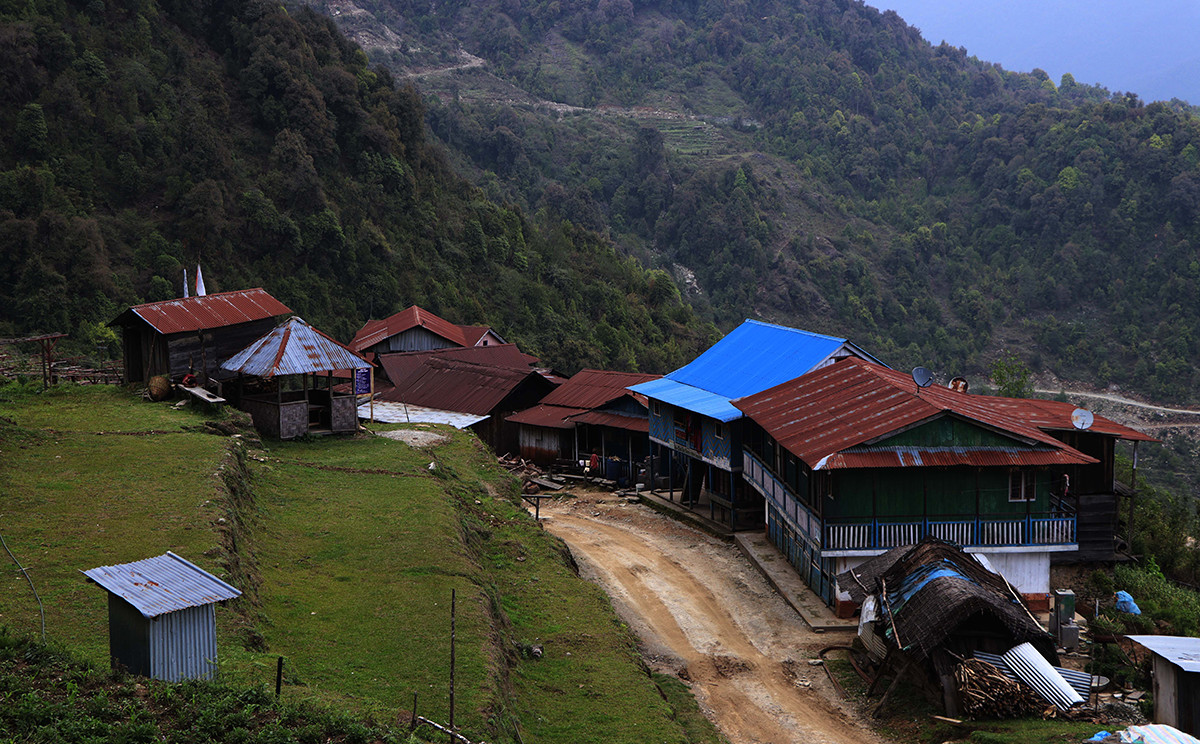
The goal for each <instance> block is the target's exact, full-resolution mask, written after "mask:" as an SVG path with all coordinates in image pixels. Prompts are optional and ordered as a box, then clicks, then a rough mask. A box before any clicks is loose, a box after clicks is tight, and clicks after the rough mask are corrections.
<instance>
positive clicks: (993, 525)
mask: <svg viewBox="0 0 1200 744" xmlns="http://www.w3.org/2000/svg"><path fill="white" fill-rule="evenodd" d="M926 535H931V536H933V537H937V538H940V539H942V540H946V541H947V542H952V543H955V544H958V545H962V546H963V547H1029V546H1055V545H1073V544H1075V540H1076V537H1075V517H1074V515H1071V516H1062V515H1056V514H1042V513H1038V514H1021V515H1012V516H1007V515H980V516H978V517H963V516H953V517H951V516H945V517H937V516H928V517H919V516H914V517H889V518H886V519H870V518H865V519H844V520H837V521H830V522H827V523H826V524H825V530H824V534H823V535H822V538H823V539H822V544H821V547H822V549H824V550H881V549H888V548H894V547H897V546H899V545H912V544H913V543H915V542H917V541H919V540H920V539H921V538H923V537H925V536H926Z"/></svg>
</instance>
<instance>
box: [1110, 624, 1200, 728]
mask: <svg viewBox="0 0 1200 744" xmlns="http://www.w3.org/2000/svg"><path fill="white" fill-rule="evenodd" d="M1126 637H1127V638H1129V640H1131V641H1133V642H1134V643H1138V644H1140V645H1142V646H1144V647H1145V648H1146V649H1148V650H1149V651H1150V653H1152V654H1154V666H1153V674H1154V691H1153V692H1154V722H1155V723H1165V724H1167V725H1168V726H1174V727H1175V728H1177V729H1179V730H1180V731H1183V732H1185V733H1188V734H1191V735H1192V736H1195V737H1200V638H1186V637H1183V636H1159V635H1131V636H1126Z"/></svg>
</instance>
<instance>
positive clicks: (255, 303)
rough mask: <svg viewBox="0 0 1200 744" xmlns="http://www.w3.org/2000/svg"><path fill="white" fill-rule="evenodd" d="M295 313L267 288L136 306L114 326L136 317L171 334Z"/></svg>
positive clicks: (161, 331)
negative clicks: (131, 316) (268, 291)
mask: <svg viewBox="0 0 1200 744" xmlns="http://www.w3.org/2000/svg"><path fill="white" fill-rule="evenodd" d="M291 312H292V311H291V310H290V309H289V308H288V306H287V305H285V304H283V303H282V302H280V301H279V300H277V299H275V298H274V297H272V296H271V295H270V294H268V293H267V291H266V290H265V289H263V288H261V287H256V288H254V289H242V290H238V291H236V292H217V293H214V294H208V295H203V296H201V297H182V298H180V299H177V300H163V301H162V302H148V303H146V304H144V305H134V306H133V307H131V308H129V310H127V311H125V312H124V313H121V315H119V316H117V318H116V319H115V320H114V321H113V322H112V323H111V324H110V325H125V324H126V322H127V319H128V318H129V317H130V315H131V314H132V315H135V316H137V317H139V318H141V319H142V320H144V321H146V322H147V323H149V324H150V326H151V327H153V328H154V330H156V331H158V332H159V333H162V334H164V335H170V334H173V333H187V332H195V331H200V330H204V329H206V328H222V327H224V326H231V325H237V324H238V323H249V322H251V321H254V320H262V319H264V318H274V317H276V316H279V315H289V314H290V313H291Z"/></svg>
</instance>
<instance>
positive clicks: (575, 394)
mask: <svg viewBox="0 0 1200 744" xmlns="http://www.w3.org/2000/svg"><path fill="white" fill-rule="evenodd" d="M658 377H659V376H658V375H647V374H639V373H636V372H607V371H604V370H599V369H583V370H580V371H579V372H577V373H576V374H575V375H573V376H572V377H571V378H570V379H568V380H567V381H566V382H564V383H563V384H562V385H559V386H558V388H556V389H555V390H554V391H553V392H552V393H550V394H549V395H547V396H546V397H545V398H543V399H542V401H541V402H540V403H539V404H538V405H536V406H534V407H532V408H528V409H526V410H524V411H521V412H519V413H515V414H513V415H511V416H509V417H508V421H510V422H512V423H516V424H519V425H520V433H519V437H520V447H521V457H524V458H525V459H526V460H531V461H533V462H535V463H537V464H539V465H553V464H555V463H556V462H564V461H565V462H568V463H575V462H578V461H579V460H587V459H589V458H590V456H591V454H592V453H595V454H596V455H597V456H599V457H600V458H601V459H602V460H603V462H604V463H605V466H604V469H603V473H604V475H605V477H609V478H612V479H613V480H620V479H628V480H632V479H633V478H635V477H636V476H637V463H638V462H640V461H643V460H644V459H645V458H646V457H647V455H648V454H649V451H648V442H647V440H646V434H647V432H648V431H649V420H648V415H647V406H646V399H645V397H643V396H641V395H638V394H636V393H632V392H630V391H629V390H627V389H626V388H627V387H629V386H630V385H637V384H639V383H642V382H647V381H650V380H656V379H658Z"/></svg>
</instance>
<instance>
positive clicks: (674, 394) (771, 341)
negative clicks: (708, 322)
mask: <svg viewBox="0 0 1200 744" xmlns="http://www.w3.org/2000/svg"><path fill="white" fill-rule="evenodd" d="M843 346H849V347H850V348H852V349H853V351H854V353H855V354H858V355H860V356H862V357H864V358H866V359H870V360H871V361H873V362H878V363H879V364H882V362H879V360H878V359H875V358H874V357H872V356H871V355H870V354H867V353H866V352H864V351H862V350H861V349H858V348H857V347H855V346H854V345H853V344H849V343H848V342H847V341H846V339H844V338H835V337H833V336H825V335H822V334H820V333H811V332H809V331H802V330H800V329H798V328H788V327H786V326H780V325H774V324H773V323H763V322H762V321H758V320H747V321H746V322H744V323H742V324H741V325H740V326H738V327H737V328H735V329H733V330H732V331H731V332H730V333H729V335H727V336H726V337H725V338H723V339H721V340H720V341H718V342H717V343H715V344H713V345H712V346H711V347H709V349H708V351H706V352H704V353H703V354H701V355H700V356H698V357H696V358H695V359H693V360H692V361H691V362H690V363H688V364H686V365H684V366H683V367H680V368H679V369H677V370H675V371H674V372H672V373H670V374H668V375H667V376H666V377H664V378H662V379H660V380H652V381H651V382H644V383H642V384H640V385H633V386H630V388H629V389H630V390H632V391H634V392H635V393H641V394H642V395H645V396H646V397H648V398H654V399H656V400H661V401H663V402H664V403H669V404H671V405H673V406H677V407H679V408H684V409H686V410H689V411H694V412H695V413H699V414H702V415H704V416H711V417H712V418H715V419H717V420H718V421H732V420H733V419H736V418H740V417H741V416H742V412H741V411H739V410H737V409H736V408H734V407H733V406H732V405H730V403H729V401H730V400H733V399H734V398H742V397H744V396H747V395H753V394H754V393H759V392H762V391H763V390H766V389H767V388H770V387H774V386H775V385H778V384H780V383H781V382H787V381H788V380H793V379H795V378H797V377H799V376H800V375H802V374H804V373H806V372H810V371H812V369H813V368H815V367H816V366H817V365H818V364H820V363H821V362H824V361H825V360H826V359H828V358H829V357H830V356H832V355H833V354H834V353H835V352H837V351H838V350H839V349H841V348H842V347H843ZM885 366H886V365H885Z"/></svg>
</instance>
